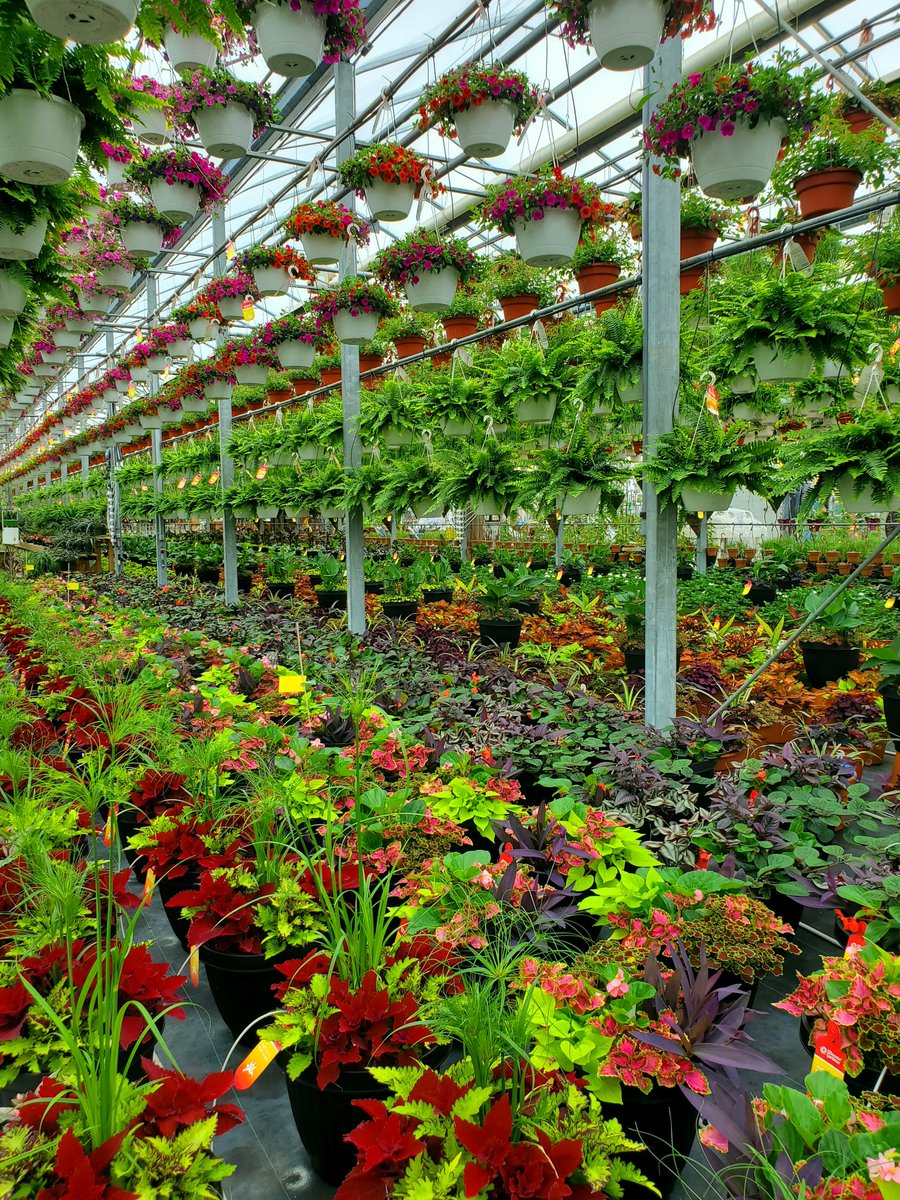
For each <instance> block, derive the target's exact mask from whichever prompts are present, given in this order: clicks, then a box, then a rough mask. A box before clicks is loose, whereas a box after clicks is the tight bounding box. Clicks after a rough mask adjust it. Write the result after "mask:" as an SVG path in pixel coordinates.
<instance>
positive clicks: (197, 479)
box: [191, 471, 203, 487]
mask: <svg viewBox="0 0 900 1200" xmlns="http://www.w3.org/2000/svg"><path fill="white" fill-rule="evenodd" d="M202 478H203V476H202V475H201V474H200V472H199V471H198V472H197V474H196V475H195V476H194V478H193V479H192V480H191V487H196V486H197V484H198V483H199V482H200V480H201V479H202Z"/></svg>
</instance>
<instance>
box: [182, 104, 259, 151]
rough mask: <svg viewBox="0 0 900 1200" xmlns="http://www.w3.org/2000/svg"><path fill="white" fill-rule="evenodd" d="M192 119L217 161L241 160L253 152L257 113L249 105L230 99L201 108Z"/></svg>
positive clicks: (204, 144) (203, 141)
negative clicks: (254, 123) (249, 152)
mask: <svg viewBox="0 0 900 1200" xmlns="http://www.w3.org/2000/svg"><path fill="white" fill-rule="evenodd" d="M191 116H192V118H193V120H194V124H195V125H196V126H197V133H198V135H199V137H200V141H201V142H202V143H203V147H204V149H205V150H206V151H207V153H209V154H211V155H212V156H213V158H240V157H241V155H243V154H246V153H247V151H248V150H249V149H250V143H251V142H252V141H253V113H252V112H251V111H250V109H249V108H248V107H247V105H246V104H239V103H238V102H237V101H236V100H229V101H228V103H227V104H215V105H209V106H208V107H204V108H197V109H195V110H194V112H193V113H192V114H191Z"/></svg>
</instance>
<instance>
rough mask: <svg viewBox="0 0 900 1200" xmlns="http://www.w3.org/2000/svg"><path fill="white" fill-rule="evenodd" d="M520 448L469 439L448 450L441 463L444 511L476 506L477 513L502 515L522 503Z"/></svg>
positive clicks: (473, 509) (474, 509)
mask: <svg viewBox="0 0 900 1200" xmlns="http://www.w3.org/2000/svg"><path fill="white" fill-rule="evenodd" d="M519 461H520V460H519V455H518V453H517V451H516V450H515V449H514V448H513V447H512V446H510V445H508V444H506V443H504V442H497V441H488V442H485V443H484V445H480V446H479V445H474V444H472V443H471V442H469V441H464V442H462V443H461V444H459V445H457V444H456V443H454V445H453V446H452V447H451V448H450V449H448V451H447V455H446V458H445V459H444V460H443V461H442V462H441V464H440V470H441V476H442V478H441V484H440V487H439V489H438V502H439V504H440V505H441V506H442V507H443V509H444V511H445V512H446V511H447V510H449V509H451V508H464V507H465V506H466V505H468V504H471V505H472V511H473V512H474V513H475V515H476V516H499V515H500V514H501V513H508V512H510V511H511V510H513V509H515V507H516V506H517V505H518V501H519V494H520V491H521V488H522V483H523V479H522V472H521V467H520V465H519Z"/></svg>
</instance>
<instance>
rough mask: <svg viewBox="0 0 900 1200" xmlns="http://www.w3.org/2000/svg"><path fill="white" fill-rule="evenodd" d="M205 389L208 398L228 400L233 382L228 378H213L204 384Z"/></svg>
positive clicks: (232, 388) (232, 389)
mask: <svg viewBox="0 0 900 1200" xmlns="http://www.w3.org/2000/svg"><path fill="white" fill-rule="evenodd" d="M205 390H206V395H207V397H208V398H209V399H210V400H230V399H231V393H232V392H233V391H234V384H233V383H232V382H231V380H230V379H214V380H212V381H211V382H210V383H208V384H207V385H206V389H205Z"/></svg>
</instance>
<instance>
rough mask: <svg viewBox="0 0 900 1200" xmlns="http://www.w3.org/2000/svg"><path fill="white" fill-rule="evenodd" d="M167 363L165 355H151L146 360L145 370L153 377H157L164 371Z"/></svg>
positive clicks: (167, 359)
mask: <svg viewBox="0 0 900 1200" xmlns="http://www.w3.org/2000/svg"><path fill="white" fill-rule="evenodd" d="M168 361H169V356H168V355H167V354H151V355H150V357H149V358H148V359H147V370H148V371H152V372H153V374H154V375H158V374H159V372H160V371H164V370H165V369H166V363H167V362H168Z"/></svg>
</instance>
